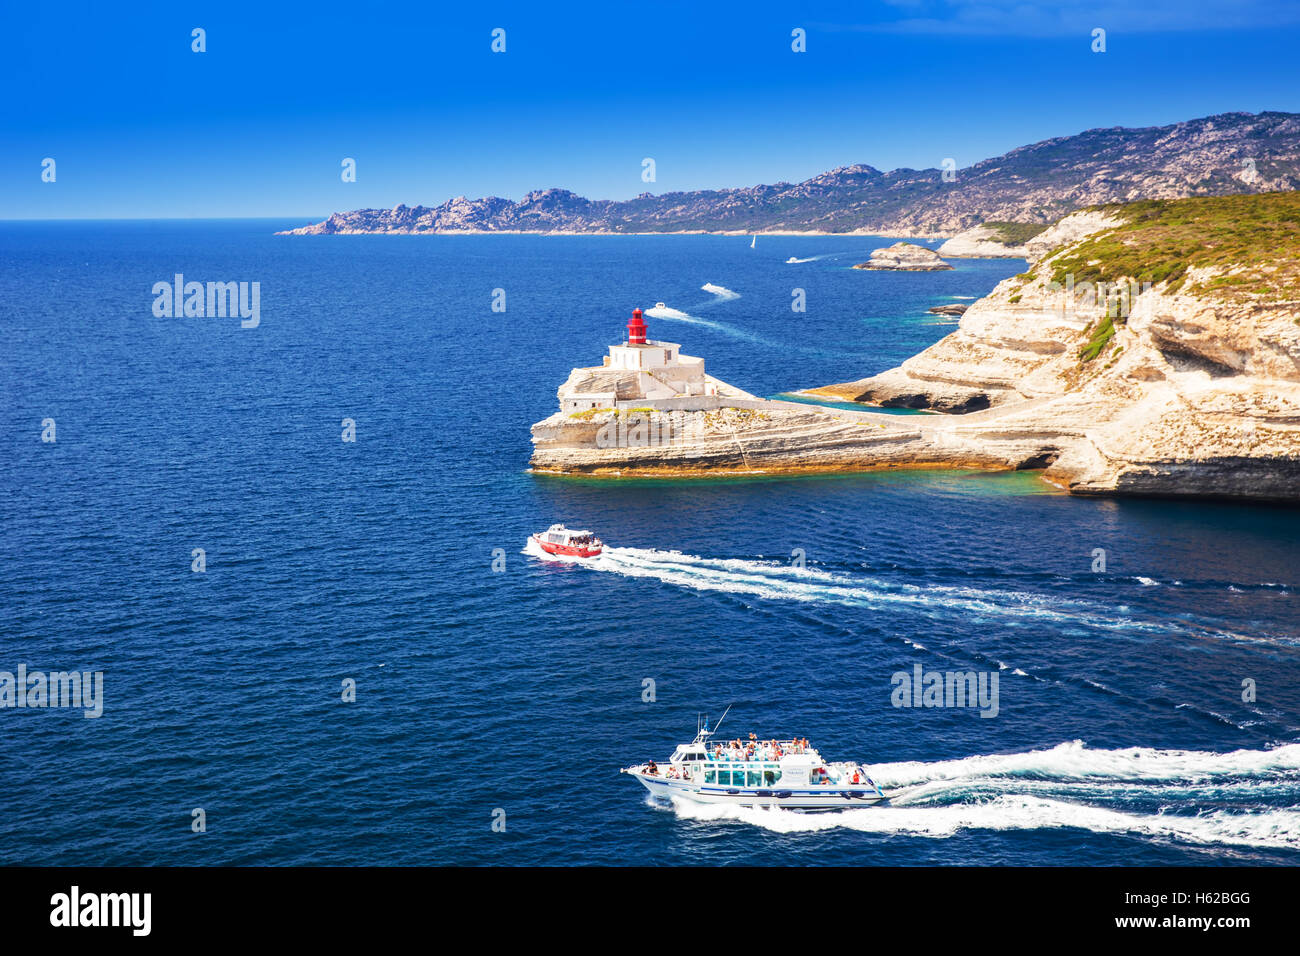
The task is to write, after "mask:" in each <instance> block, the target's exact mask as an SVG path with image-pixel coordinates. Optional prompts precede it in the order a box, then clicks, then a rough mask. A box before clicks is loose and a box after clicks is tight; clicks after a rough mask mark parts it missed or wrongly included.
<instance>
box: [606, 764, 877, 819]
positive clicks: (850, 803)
mask: <svg viewBox="0 0 1300 956" xmlns="http://www.w3.org/2000/svg"><path fill="white" fill-rule="evenodd" d="M626 772H627V773H631V774H632V776H634V777H636V778H637V779H638V780H640V781H641V783H642V784H643V785H644V786H645V788H646V789H647V790H649V791H650V792H651V793H652V794H654V795H655V796H656V797H663V798H664V799H672V798H677V799H679V800H690V801H692V802H694V803H713V804H717V803H722V804H729V805H731V806H737V807H782V808H785V809H789V810H845V809H849V808H852V807H867V806H872V805H874V804H878V803H883V802H884V801H885V799H886V798H885V797H884V796H883V795H882V794H881V793H880V792H879V791H877V790H875V789H874V788H872V787H868V786H863V785H856V786H855V785H851V784H843V785H841V784H830V785H825V786H820V785H819V786H812V785H805V786H802V787H789V788H786V787H782V786H780V785H779V784H778V785H776V786H774V787H724V786H720V785H717V784H698V783H693V782H691V781H689V780H673V779H668V778H665V777H661V776H656V775H652V774H644V773H634V772H632V771H626Z"/></svg>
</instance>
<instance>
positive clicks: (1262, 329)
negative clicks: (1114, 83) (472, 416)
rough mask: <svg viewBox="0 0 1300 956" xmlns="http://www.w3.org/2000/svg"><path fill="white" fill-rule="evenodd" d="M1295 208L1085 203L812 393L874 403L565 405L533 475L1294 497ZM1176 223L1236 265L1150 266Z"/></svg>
mask: <svg viewBox="0 0 1300 956" xmlns="http://www.w3.org/2000/svg"><path fill="white" fill-rule="evenodd" d="M1243 203H1244V205H1243ZM1180 204H1181V205H1180ZM1216 204H1218V205H1216ZM1232 204H1235V205H1232ZM1298 214H1300V197H1297V195H1296V194H1294V193H1279V194H1272V195H1268V196H1238V197H1225V198H1223V199H1194V200H1180V201H1174V202H1169V203H1163V204H1159V203H1158V204H1155V205H1154V206H1143V207H1142V208H1136V209H1135V208H1134V207H1107V208H1102V209H1094V210H1087V211H1083V212H1080V213H1076V214H1073V215H1071V216H1067V217H1066V218H1065V219H1063V220H1062V221H1061V222H1059V223H1058V224H1056V225H1055V226H1053V227H1052V228H1051V229H1048V230H1046V231H1044V232H1043V233H1042V234H1041V236H1039V237H1036V239H1035V241H1033V242H1032V243H1031V244H1030V246H1029V251H1030V254H1031V258H1032V264H1031V267H1030V270H1029V271H1028V272H1027V273H1024V274H1022V275H1019V276H1015V277H1013V278H1010V279H1007V280H1005V281H1003V282H1002V283H1000V284H999V285H998V286H997V287H996V288H995V289H994V290H993V291H992V292H991V293H990V294H989V295H987V296H985V297H984V298H982V299H980V300H978V301H976V302H974V303H973V304H972V305H971V306H970V307H969V308H968V309H967V310H966V311H965V313H964V314H963V315H962V316H961V319H960V322H959V324H958V327H957V329H956V330H955V331H954V332H952V333H951V334H949V335H948V336H945V337H944V338H943V339H941V340H940V341H939V342H937V343H936V344H935V345H933V346H931V347H930V348H928V349H926V350H924V351H923V352H921V353H919V354H918V355H916V356H914V357H913V358H911V359H909V360H908V361H906V362H904V363H903V364H902V365H901V366H899V367H898V368H895V369H890V370H888V371H886V372H883V373H880V374H878V375H874V376H871V377H869V378H866V379H860V380H857V381H853V382H847V383H843V384H839V385H829V386H822V387H819V388H816V389H810V390H809V393H810V394H815V395H817V396H820V397H822V398H830V399H835V400H838V401H842V402H844V401H847V402H857V403H862V404H863V405H864V407H863V408H862V410H857V409H838V408H832V407H816V406H810V405H800V404H797V403H793V402H771V401H765V400H762V399H754V398H752V397H750V398H747V399H736V398H732V397H729V396H728V394H721V395H719V396H718V397H717V399H716V400H715V402H716V404H715V405H714V407H711V408H695V409H667V410H660V409H650V408H643V409H611V410H605V411H601V412H599V413H594V414H592V415H590V416H586V417H585V419H584V420H582V421H576V420H574V418H573V417H572V416H570V415H565V414H564V413H557V414H555V415H552V416H551V417H550V418H548V419H546V420H545V421H542V422H539V423H538V424H537V425H535V426H534V427H533V443H534V454H533V459H532V467H533V468H534V469H535V470H537V471H549V472H559V473H569V474H573V473H579V474H592V475H647V476H650V475H657V476H681V475H734V474H791V473H803V472H815V471H861V470H871V469H880V468H982V469H1042V470H1043V471H1042V474H1043V477H1044V479H1045V480H1047V481H1049V482H1051V483H1052V484H1054V485H1056V486H1058V487H1060V488H1062V489H1064V490H1066V491H1068V492H1070V493H1072V494H1077V495H1160V496H1165V495H1173V496H1204V497H1215V498H1233V499H1244V500H1259V501H1283V502H1296V501H1300V258H1297V257H1296V256H1295V255H1294V253H1295V250H1296V246H1297V245H1300V236H1297V235H1296V233H1295V227H1294V223H1295V222H1296V221H1298V218H1297V215H1298ZM1260 230H1263V231H1264V232H1265V233H1266V234H1265V235H1261V234H1260ZM1184 232H1185V235H1186V236H1188V237H1192V238H1199V239H1200V240H1203V241H1204V248H1205V249H1209V250H1215V249H1217V250H1219V252H1220V253H1221V252H1222V250H1224V249H1226V248H1232V247H1233V244H1234V243H1238V244H1241V243H1244V244H1245V245H1242V246H1241V250H1240V252H1239V253H1238V254H1237V256H1236V259H1237V261H1235V262H1224V261H1218V260H1215V261H1211V260H1212V259H1213V256H1212V255H1211V253H1209V252H1206V253H1203V254H1202V253H1197V254H1194V255H1191V257H1190V258H1188V259H1186V260H1185V261H1177V262H1164V263H1161V262H1158V261H1153V260H1154V259H1156V258H1157V257H1158V254H1159V253H1158V250H1160V249H1165V248H1167V247H1169V245H1170V243H1174V244H1176V243H1177V242H1179V241H1181V237H1182V236H1183V235H1184ZM1189 241H1190V240H1189ZM1148 247H1149V249H1150V250H1151V251H1150V252H1149V253H1144V252H1143V249H1145V248H1148ZM1188 248H1200V247H1197V246H1188ZM1198 256H1201V257H1202V258H1197V257H1198ZM1134 257H1135V258H1134ZM1133 261H1136V262H1139V263H1141V262H1147V263H1149V269H1150V270H1153V271H1152V274H1151V275H1150V276H1148V277H1147V278H1145V279H1144V278H1143V275H1142V274H1141V271H1142V270H1141V268H1130V264H1131V262H1133ZM1143 268H1148V266H1143ZM1070 270H1073V272H1071V271H1070ZM1089 270H1091V271H1089ZM1108 270H1110V271H1108ZM1116 270H1118V271H1116ZM1126 270H1127V271H1126ZM1162 270H1164V277H1163V278H1161V277H1160V275H1159V273H1160V272H1161V271H1162ZM1074 273H1078V274H1077V275H1076V274H1074ZM1132 273H1138V274H1132ZM1099 292H1100V294H1098V293H1099ZM739 394H743V393H739ZM873 404H874V405H887V406H901V407H908V408H915V409H924V410H927V411H930V412H937V413H939V414H928V415H915V416H899V415H889V414H884V413H880V412H873V411H871V410H870V408H869V407H868V406H869V405H873ZM602 428H604V429H605V432H604V434H605V436H606V440H605V441H603V442H602V441H601V440H600V434H601V429H602ZM610 435H614V436H615V438H614V440H612V441H611V440H609V436H610ZM620 435H621V436H623V437H622V439H619V438H618V436H620Z"/></svg>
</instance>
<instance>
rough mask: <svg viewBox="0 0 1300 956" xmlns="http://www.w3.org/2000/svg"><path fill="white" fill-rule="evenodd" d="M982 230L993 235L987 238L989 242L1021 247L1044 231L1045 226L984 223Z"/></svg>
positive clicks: (1018, 223) (1019, 223)
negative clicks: (986, 230)
mask: <svg viewBox="0 0 1300 956" xmlns="http://www.w3.org/2000/svg"><path fill="white" fill-rule="evenodd" d="M984 228H985V229H988V230H989V231H991V232H992V233H993V235H991V236H989V240H990V241H992V242H999V243H1001V244H1002V245H1004V246H1023V245H1024V244H1025V243H1026V242H1028V241H1029V240H1030V239H1032V238H1034V236H1036V235H1038V234H1039V233H1040V232H1042V231H1043V230H1044V229H1046V228H1047V224H1046V223H1037V222H986V223H984Z"/></svg>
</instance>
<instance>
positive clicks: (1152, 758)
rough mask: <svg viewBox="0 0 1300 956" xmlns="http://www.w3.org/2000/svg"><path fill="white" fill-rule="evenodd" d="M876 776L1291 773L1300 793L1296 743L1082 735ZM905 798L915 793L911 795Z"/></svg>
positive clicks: (882, 779)
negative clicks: (1212, 745)
mask: <svg viewBox="0 0 1300 956" xmlns="http://www.w3.org/2000/svg"><path fill="white" fill-rule="evenodd" d="M871 773H872V776H873V777H874V778H875V780H876V782H877V783H879V784H880V785H881V786H882V787H885V788H886V789H888V788H890V787H894V788H900V787H908V786H915V785H918V784H930V783H935V782H942V783H945V784H949V783H961V782H965V783H970V782H973V781H977V780H978V781H983V782H990V781H994V780H999V779H1003V780H1009V779H1014V778H1017V777H1020V778H1026V779H1042V780H1051V781H1058V782H1062V781H1069V782H1075V781H1078V782H1112V781H1113V782H1151V781H1167V782H1170V783H1182V784H1208V783H1214V782H1216V781H1221V780H1222V781H1228V780H1231V779H1233V778H1245V777H1249V778H1252V779H1255V780H1259V779H1290V780H1292V781H1294V783H1295V784H1296V788H1297V789H1296V796H1297V798H1298V799H1300V744H1287V745H1285V746H1282V747H1277V748H1276V749H1274V750H1233V751H1230V752H1227V753H1215V752H1213V751H1200V750H1155V749H1153V748H1150V747H1127V748H1124V749H1121V750H1095V749H1092V748H1090V747H1088V746H1087V745H1085V744H1084V743H1083V742H1082V741H1080V740H1074V741H1071V742H1069V743H1062V744H1057V745H1056V746H1055V747H1052V748H1050V749H1048V750H1030V751H1026V752H1024V753H1015V754H991V755H987V756H974V757H963V758H961V759H959V760H940V761H936V762H919V761H908V762H903V763H882V764H872V765H871ZM909 799H913V797H911V796H909Z"/></svg>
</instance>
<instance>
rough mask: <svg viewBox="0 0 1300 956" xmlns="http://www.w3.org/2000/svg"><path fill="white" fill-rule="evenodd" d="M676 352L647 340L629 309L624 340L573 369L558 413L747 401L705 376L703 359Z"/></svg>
mask: <svg viewBox="0 0 1300 956" xmlns="http://www.w3.org/2000/svg"><path fill="white" fill-rule="evenodd" d="M681 348H682V347H681V346H680V345H678V344H677V343H676V342H656V341H653V340H650V339H647V338H646V327H645V320H644V319H643V318H642V317H641V310H640V309H634V310H633V312H632V318H630V319H629V320H628V323H627V340H626V341H624V342H622V343H621V344H619V345H611V346H610V347H609V355H607V356H606V357H605V361H604V364H602V365H600V366H597V367H590V368H575V369H574V370H573V372H572V373H570V375H569V380H568V381H567V382H565V383H564V384H563V385H562V386H560V391H559V398H560V410H561V411H564V412H569V413H574V412H585V411H590V410H591V409H597V408H619V407H625V408H626V407H631V406H632V405H639V406H646V407H649V408H689V407H691V406H693V405H697V404H699V405H705V404H708V405H716V404H717V403H716V399H717V397H718V396H720V395H727V396H730V397H733V398H735V397H752V396H748V395H747V394H746V393H744V392H741V391H740V390H739V389H733V388H731V387H730V386H728V385H727V384H726V383H724V382H719V381H718V380H717V379H715V378H713V377H712V376H710V375H707V374H705V371H704V359H702V358H698V357H697V356H694V355H683V354H682V353H681ZM690 399H715V401H713V402H692V401H690Z"/></svg>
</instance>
